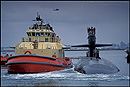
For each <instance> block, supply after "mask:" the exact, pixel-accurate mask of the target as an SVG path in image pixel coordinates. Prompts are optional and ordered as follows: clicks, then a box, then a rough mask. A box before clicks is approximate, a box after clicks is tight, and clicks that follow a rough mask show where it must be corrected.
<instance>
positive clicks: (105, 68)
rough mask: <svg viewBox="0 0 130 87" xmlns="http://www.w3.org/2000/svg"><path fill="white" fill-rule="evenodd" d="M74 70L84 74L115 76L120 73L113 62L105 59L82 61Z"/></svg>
mask: <svg viewBox="0 0 130 87" xmlns="http://www.w3.org/2000/svg"><path fill="white" fill-rule="evenodd" d="M74 70H75V71H78V72H80V73H83V74H114V73H118V72H119V71H120V70H119V69H118V68H117V67H116V66H115V65H114V64H113V63H112V62H110V61H108V60H106V59H103V58H102V59H99V58H98V59H96V58H95V59H92V58H89V59H80V61H79V62H78V63H77V64H76V66H75V68H74Z"/></svg>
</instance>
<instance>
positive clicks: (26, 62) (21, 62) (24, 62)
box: [5, 61, 72, 67]
mask: <svg viewBox="0 0 130 87" xmlns="http://www.w3.org/2000/svg"><path fill="white" fill-rule="evenodd" d="M28 63H32V64H44V65H53V66H60V67H72V65H61V64H54V63H46V62H35V61H18V62H10V63H6V64H5V65H12V64H28Z"/></svg>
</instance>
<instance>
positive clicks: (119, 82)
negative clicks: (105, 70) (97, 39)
mask: <svg viewBox="0 0 130 87" xmlns="http://www.w3.org/2000/svg"><path fill="white" fill-rule="evenodd" d="M9 54H11V53H9ZM12 54H13V55H14V53H12ZM2 55H5V54H2ZM65 55H66V56H68V57H77V56H84V55H85V51H66V52H65ZM100 56H101V57H102V58H104V59H107V60H109V61H111V62H112V63H114V64H115V65H116V66H117V67H118V68H119V69H120V72H118V73H116V74H89V75H87V74H81V73H78V72H76V71H74V68H71V69H66V70H61V71H55V72H48V73H37V74H36V73H35V74H8V73H7V69H6V67H2V66H1V85H2V86H129V64H128V63H127V59H126V58H125V57H126V53H125V52H124V51H123V50H114V51H101V52H100ZM72 62H73V64H74V65H75V64H76V63H77V62H78V59H74V60H72ZM2 68H3V69H2Z"/></svg>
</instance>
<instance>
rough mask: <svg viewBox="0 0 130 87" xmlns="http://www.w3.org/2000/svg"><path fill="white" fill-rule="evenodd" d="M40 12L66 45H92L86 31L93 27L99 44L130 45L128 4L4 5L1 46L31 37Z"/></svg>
mask: <svg viewBox="0 0 130 87" xmlns="http://www.w3.org/2000/svg"><path fill="white" fill-rule="evenodd" d="M53 9H59V11H54V10H53ZM37 12H39V14H40V16H41V18H42V19H43V20H44V22H49V23H50V25H51V26H52V27H53V29H54V31H55V32H56V34H57V35H59V36H60V38H61V40H62V42H63V44H66V45H78V44H86V43H88V40H87V37H88V34H87V32H86V29H87V28H88V27H91V26H92V27H95V28H96V43H98V44H100V43H117V44H119V43H120V42H121V41H123V42H125V43H128V41H129V2H128V1H1V46H2V47H6V46H14V45H16V44H18V43H20V42H21V40H22V37H27V34H26V31H27V30H28V29H29V27H30V26H31V25H32V24H34V22H33V21H32V20H33V19H35V17H36V15H37Z"/></svg>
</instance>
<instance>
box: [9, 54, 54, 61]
mask: <svg viewBox="0 0 130 87" xmlns="http://www.w3.org/2000/svg"><path fill="white" fill-rule="evenodd" d="M16 57H40V58H47V59H52V60H56V58H54V57H48V56H40V55H33V54H22V55H15V56H10V57H8V58H7V60H9V59H11V58H16Z"/></svg>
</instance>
